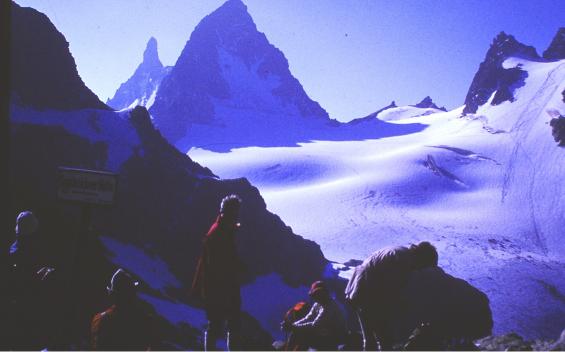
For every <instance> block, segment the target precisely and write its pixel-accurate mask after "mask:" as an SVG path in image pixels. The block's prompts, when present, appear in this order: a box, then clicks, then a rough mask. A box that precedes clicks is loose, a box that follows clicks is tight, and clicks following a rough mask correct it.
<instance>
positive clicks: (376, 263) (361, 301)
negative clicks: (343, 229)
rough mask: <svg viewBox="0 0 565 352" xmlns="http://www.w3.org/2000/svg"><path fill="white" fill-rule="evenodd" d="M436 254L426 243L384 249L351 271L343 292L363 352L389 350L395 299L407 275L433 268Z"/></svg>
mask: <svg viewBox="0 0 565 352" xmlns="http://www.w3.org/2000/svg"><path fill="white" fill-rule="evenodd" d="M437 262H438V254H437V251H436V249H435V247H434V246H432V245H431V244H430V243H429V242H421V243H419V244H417V245H411V246H410V247H404V246H399V247H385V248H383V249H381V250H379V251H376V252H374V253H373V254H372V255H371V256H369V258H367V259H366V260H365V261H364V262H363V263H362V264H361V265H359V266H358V267H356V268H355V270H354V272H353V275H352V277H351V278H350V279H349V282H348V284H347V287H346V289H345V298H346V300H347V301H348V302H349V303H350V304H351V305H352V306H353V307H354V308H355V310H356V311H357V314H358V318H359V324H360V325H361V331H362V333H363V348H364V350H365V351H368V350H375V349H376V348H377V342H378V344H379V346H380V349H381V350H391V349H392V342H393V341H392V339H393V336H392V335H393V332H392V331H391V326H390V323H391V321H392V318H393V313H394V310H395V307H396V306H397V305H398V296H399V293H400V292H401V290H402V288H403V286H404V285H406V282H407V279H408V276H409V274H410V272H412V271H414V270H418V269H421V268H425V267H430V266H437Z"/></svg>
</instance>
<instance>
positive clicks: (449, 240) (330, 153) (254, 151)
mask: <svg viewBox="0 0 565 352" xmlns="http://www.w3.org/2000/svg"><path fill="white" fill-rule="evenodd" d="M504 67H505V68H513V67H520V68H521V69H522V70H524V71H526V72H527V74H528V75H527V77H526V79H525V82H524V83H525V84H524V85H523V86H521V87H519V88H518V89H517V90H515V91H514V98H515V101H514V102H512V103H511V102H509V101H506V102H503V103H501V104H499V105H496V106H491V105H490V104H488V103H487V104H484V105H483V106H480V107H479V109H478V110H477V112H476V114H468V115H467V116H465V117H461V115H462V110H463V108H462V107H461V108H459V109H456V110H453V111H450V112H445V113H443V112H440V113H434V114H431V115H427V116H421V117H410V118H408V119H404V120H402V119H401V120H397V119H392V118H391V119H390V120H394V121H392V122H390V123H392V124H398V125H404V124H407V123H420V124H423V125H424V126H426V128H425V129H423V130H422V131H419V132H416V133H411V134H406V135H400V136H392V137H388V138H381V139H376V140H366V141H316V142H313V143H301V144H300V147H298V148H288V147H276V148H258V147H250V148H240V149H235V150H233V151H232V152H230V153H227V154H226V153H224V154H221V153H214V152H210V151H206V150H202V149H192V150H190V151H189V153H188V154H189V155H190V157H191V158H193V159H194V160H196V161H198V162H199V163H201V164H203V165H206V166H208V167H210V168H211V169H212V170H214V172H215V173H216V174H218V175H219V176H220V177H222V178H235V177H241V176H245V177H247V178H248V179H249V180H250V182H252V183H253V184H254V185H256V186H257V187H258V188H259V189H260V191H261V194H262V195H263V196H264V198H265V200H266V202H267V206H268V208H269V210H271V211H273V212H275V213H277V214H279V215H280V216H281V218H282V219H283V220H284V221H285V223H287V224H289V225H290V226H292V228H293V230H294V231H295V232H296V233H298V234H300V235H302V236H304V237H306V238H308V239H312V240H314V241H316V242H317V243H318V244H320V246H321V248H322V250H323V252H324V254H325V256H326V257H327V258H329V259H330V260H334V261H337V262H342V263H343V262H346V261H347V260H349V259H352V258H354V259H363V258H365V257H366V256H368V255H369V254H370V253H371V252H373V251H374V250H376V249H378V248H380V247H381V246H384V245H390V244H405V243H409V242H416V241H420V240H429V241H431V242H433V243H434V244H435V245H436V246H437V247H438V250H439V253H440V265H441V266H442V267H444V268H445V269H446V270H447V271H448V272H449V273H451V274H453V275H455V276H458V277H461V278H463V279H466V280H468V281H470V282H471V283H472V284H474V285H475V286H477V287H478V288H480V289H481V290H483V291H484V292H485V293H487V295H488V296H489V297H490V299H491V308H492V310H493V315H494V321H495V333H502V332H508V331H516V332H518V333H520V334H522V335H524V336H526V337H530V338H534V337H536V338H537V337H551V336H556V335H558V334H559V333H560V332H561V330H562V329H563V327H565V298H564V297H565V275H564V273H565V255H564V253H565V241H564V240H563V228H565V213H564V210H565V194H564V193H565V188H564V186H563V182H562V177H563V175H564V174H565V163H564V161H565V150H563V149H562V148H558V147H557V146H556V144H555V142H554V141H553V139H552V137H551V129H550V127H549V126H548V121H549V120H550V116H549V115H548V114H547V113H546V110H548V109H557V110H559V111H560V112H561V114H563V113H565V104H564V103H563V102H562V100H561V99H562V96H561V92H562V91H563V90H564V89H565V60H561V61H557V62H551V63H540V62H531V61H527V60H526V59H517V58H510V59H507V60H505V61H504ZM493 96H494V93H493ZM491 99H492V97H491ZM396 109H399V110H402V108H396ZM404 109H408V110H409V109H412V108H404ZM393 110H394V109H390V113H394V111H393ZM387 111H389V110H387ZM385 112H386V111H385ZM345 269H347V268H345ZM348 274H349V272H348V271H344V272H343V274H342V275H343V276H345V277H347V276H348Z"/></svg>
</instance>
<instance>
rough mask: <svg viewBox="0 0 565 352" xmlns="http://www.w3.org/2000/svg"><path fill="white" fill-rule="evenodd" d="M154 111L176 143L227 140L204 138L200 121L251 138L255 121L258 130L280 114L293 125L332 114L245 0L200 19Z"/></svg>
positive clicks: (232, 1) (232, 0)
mask: <svg viewBox="0 0 565 352" xmlns="http://www.w3.org/2000/svg"><path fill="white" fill-rule="evenodd" d="M150 112H151V114H152V115H153V117H154V118H155V122H156V124H157V127H158V128H159V130H160V131H161V132H162V133H163V135H164V136H165V137H166V138H167V139H168V140H169V141H170V142H171V143H173V144H178V143H179V141H180V140H181V139H183V138H186V139H188V142H187V143H188V144H190V145H194V144H195V143H198V142H203V143H215V142H216V143H219V142H221V141H217V140H215V139H216V138H214V133H211V134H208V135H207V136H206V139H207V140H205V141H202V140H200V139H201V138H202V137H199V136H201V134H200V133H196V132H197V131H196V129H197V128H196V127H195V126H196V125H205V126H207V127H209V128H212V129H213V128H216V131H217V133H220V134H221V133H222V132H221V131H219V130H221V129H225V130H227V129H229V130H230V133H231V134H232V135H233V136H232V139H237V138H239V139H245V138H251V137H249V136H248V135H249V134H251V133H250V132H249V128H251V127H252V126H254V127H255V128H256V130H258V131H260V132H256V133H257V134H261V133H262V132H263V130H264V129H268V128H269V126H270V129H271V131H270V132H271V134H272V130H273V129H274V128H276V127H278V126H277V125H276V124H277V123H280V121H278V122H277V120H280V119H284V120H285V121H284V124H283V125H284V126H286V127H287V128H286V129H287V130H292V127H293V126H296V127H297V128H298V127H303V126H301V123H303V122H304V121H322V122H327V121H329V118H328V114H327V113H326V111H325V110H324V109H322V108H321V107H320V105H319V104H318V103H316V102H314V101H312V100H311V99H310V98H309V97H308V95H307V94H306V92H305V91H304V89H303V88H302V85H301V84H300V82H298V80H297V79H296V78H294V77H293V76H292V74H291V72H290V70H289V65H288V61H287V60H286V58H285V57H284V55H283V53H282V52H281V51H280V50H279V49H277V48H276V47H274V46H273V45H272V44H270V43H269V41H268V40H267V38H266V37H265V35H264V34H263V33H260V32H259V31H258V30H257V27H256V26H255V23H254V22H253V19H252V18H251V16H250V15H249V13H248V12H247V8H246V6H245V5H244V4H243V2H242V1H241V0H228V1H227V2H226V3H225V4H224V5H222V6H221V7H220V8H218V9H217V10H216V11H214V12H213V13H211V14H210V15H208V16H207V17H205V18H204V19H203V20H202V21H201V22H200V23H199V24H198V26H197V27H196V29H195V30H194V32H193V33H192V35H191V37H190V40H189V41H188V42H187V43H186V46H185V48H184V49H183V51H182V53H181V55H180V57H179V59H178V61H177V62H176V64H175V66H174V67H173V69H172V71H171V73H170V74H169V75H168V76H167V77H166V78H165V79H164V80H163V82H162V84H161V87H160V89H159V92H158V93H157V96H156V99H155V103H154V105H153V106H152V107H151V109H150ZM283 117H285V118H283ZM242 125H245V126H246V127H242ZM277 132H278V133H284V130H283V131H277ZM211 139H212V140H211Z"/></svg>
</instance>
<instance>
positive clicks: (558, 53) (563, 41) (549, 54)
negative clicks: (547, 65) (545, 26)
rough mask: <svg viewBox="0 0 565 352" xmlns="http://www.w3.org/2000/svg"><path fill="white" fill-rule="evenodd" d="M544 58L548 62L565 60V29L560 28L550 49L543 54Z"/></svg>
mask: <svg viewBox="0 0 565 352" xmlns="http://www.w3.org/2000/svg"><path fill="white" fill-rule="evenodd" d="M543 57H544V59H547V60H561V59H565V27H561V28H559V30H558V31H557V34H555V37H553V40H552V41H551V44H550V45H549V48H547V50H546V51H544V52H543Z"/></svg>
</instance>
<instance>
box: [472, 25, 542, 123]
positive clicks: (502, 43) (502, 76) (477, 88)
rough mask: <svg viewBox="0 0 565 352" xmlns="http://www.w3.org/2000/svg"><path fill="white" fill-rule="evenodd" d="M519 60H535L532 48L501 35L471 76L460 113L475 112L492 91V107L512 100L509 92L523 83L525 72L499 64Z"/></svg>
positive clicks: (511, 92) (508, 36)
mask: <svg viewBox="0 0 565 352" xmlns="http://www.w3.org/2000/svg"><path fill="white" fill-rule="evenodd" d="M512 56H515V57H522V58H527V59H532V60H539V59H540V57H539V55H538V54H537V52H536V49H535V48H533V47H531V46H526V45H524V44H522V43H520V42H518V41H517V40H516V39H515V38H514V37H513V36H511V35H508V34H506V33H504V32H501V33H500V34H499V35H498V36H497V37H496V38H495V39H494V41H493V43H492V44H491V46H490V48H489V50H488V51H487V54H486V57H485V59H484V61H483V62H482V63H481V65H480V66H479V70H478V71H477V73H476V74H475V76H474V78H473V81H472V83H471V86H470V88H469V91H468V92H467V96H466V97H465V108H464V109H463V113H464V114H470V113H471V114H472V113H475V112H477V109H478V107H479V106H481V105H483V104H485V103H486V102H487V101H488V100H489V99H490V97H491V96H492V94H493V93H494V92H496V94H495V96H494V99H493V101H492V104H493V105H497V104H500V103H502V102H504V101H513V100H514V97H513V92H514V90H515V89H516V88H518V87H520V86H522V85H523V84H524V80H525V78H526V77H527V73H526V72H525V71H523V70H521V69H520V67H515V68H510V69H505V68H503V67H502V63H503V62H504V60H506V59H507V58H509V57H512Z"/></svg>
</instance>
